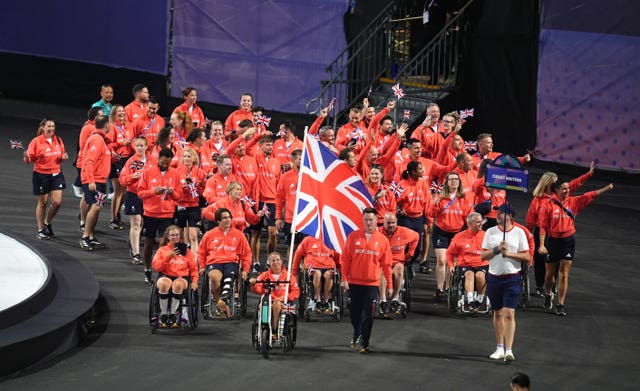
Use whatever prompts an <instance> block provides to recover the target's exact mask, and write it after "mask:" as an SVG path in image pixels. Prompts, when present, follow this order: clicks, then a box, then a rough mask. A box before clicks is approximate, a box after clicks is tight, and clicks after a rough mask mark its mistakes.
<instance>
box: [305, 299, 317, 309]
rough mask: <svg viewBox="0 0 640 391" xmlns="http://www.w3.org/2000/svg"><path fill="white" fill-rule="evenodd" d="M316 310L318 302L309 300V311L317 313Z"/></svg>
mask: <svg viewBox="0 0 640 391" xmlns="http://www.w3.org/2000/svg"><path fill="white" fill-rule="evenodd" d="M315 310H316V302H315V300H309V304H307V311H311V312H313V311H315Z"/></svg>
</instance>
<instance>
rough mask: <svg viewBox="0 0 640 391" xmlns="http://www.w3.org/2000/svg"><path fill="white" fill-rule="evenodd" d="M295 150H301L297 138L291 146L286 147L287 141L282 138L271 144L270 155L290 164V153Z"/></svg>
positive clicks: (300, 142)
mask: <svg viewBox="0 0 640 391" xmlns="http://www.w3.org/2000/svg"><path fill="white" fill-rule="evenodd" d="M296 149H299V150H302V141H300V139H299V138H297V137H296V138H294V139H293V141H292V142H291V144H289V146H287V140H286V139H285V138H284V137H282V138H279V139H278V140H276V141H275V142H274V143H273V153H272V155H273V156H275V157H277V158H278V159H280V161H281V162H282V163H283V164H284V163H291V152H293V151H295V150H296Z"/></svg>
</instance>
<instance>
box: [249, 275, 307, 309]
mask: <svg viewBox="0 0 640 391" xmlns="http://www.w3.org/2000/svg"><path fill="white" fill-rule="evenodd" d="M287 278H288V279H289V284H276V286H275V288H273V289H271V299H278V300H281V301H284V293H285V291H286V289H287V285H289V294H288V295H287V300H288V301H294V300H296V299H297V298H298V296H300V287H298V281H296V279H295V278H291V277H290V276H289V273H287V271H286V270H285V268H284V267H283V268H282V271H281V272H280V275H279V276H278V278H276V277H275V276H274V275H273V272H272V271H271V269H269V270H267V271H266V272H264V273H262V274H260V275H259V276H258V281H266V280H269V281H287ZM251 289H253V291H254V292H255V293H257V294H259V295H262V294H263V293H264V292H265V287H264V284H255V285H254V286H253V287H252V288H251Z"/></svg>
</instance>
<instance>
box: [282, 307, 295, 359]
mask: <svg viewBox="0 0 640 391" xmlns="http://www.w3.org/2000/svg"><path fill="white" fill-rule="evenodd" d="M295 318H296V316H295V315H292V314H287V315H286V317H285V321H284V344H283V346H282V347H283V349H284V351H285V352H288V351H291V350H292V349H293V348H294V347H295V346H296V332H297V331H296V320H295Z"/></svg>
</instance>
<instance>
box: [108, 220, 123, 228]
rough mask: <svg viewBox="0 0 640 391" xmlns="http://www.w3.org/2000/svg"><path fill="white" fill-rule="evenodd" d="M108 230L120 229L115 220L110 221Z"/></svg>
mask: <svg viewBox="0 0 640 391" xmlns="http://www.w3.org/2000/svg"><path fill="white" fill-rule="evenodd" d="M109 228H110V229H113V230H116V229H122V226H121V225H120V224H119V223H118V222H117V221H116V220H111V222H110V223H109Z"/></svg>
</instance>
